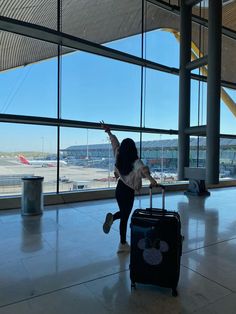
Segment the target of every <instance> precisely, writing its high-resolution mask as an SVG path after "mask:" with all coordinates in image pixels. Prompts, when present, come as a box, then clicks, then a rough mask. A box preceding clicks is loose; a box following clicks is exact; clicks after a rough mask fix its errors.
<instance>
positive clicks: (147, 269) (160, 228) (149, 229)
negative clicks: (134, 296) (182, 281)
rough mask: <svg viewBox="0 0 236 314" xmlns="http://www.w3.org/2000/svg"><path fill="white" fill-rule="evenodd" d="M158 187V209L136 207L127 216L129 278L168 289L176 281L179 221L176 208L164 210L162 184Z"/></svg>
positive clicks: (174, 290)
mask: <svg viewBox="0 0 236 314" xmlns="http://www.w3.org/2000/svg"><path fill="white" fill-rule="evenodd" d="M161 188H162V209H156V208H152V190H151V189H150V208H147V209H146V210H143V209H136V210H135V211H134V212H133V214H132V216H131V224H130V227H131V251H130V279H131V287H132V288H133V287H136V283H143V284H154V285H158V286H161V287H167V288H171V289H172V295H173V296H177V285H178V281H179V273H180V258H181V255H182V236H181V222H180V217H179V214H178V213H177V212H174V211H167V210H165V209H164V208H165V187H164V186H163V185H161Z"/></svg>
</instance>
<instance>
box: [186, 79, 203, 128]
mask: <svg viewBox="0 0 236 314" xmlns="http://www.w3.org/2000/svg"><path fill="white" fill-rule="evenodd" d="M206 115H207V84H206V83H205V82H200V81H197V80H191V98H190V126H198V125H206Z"/></svg>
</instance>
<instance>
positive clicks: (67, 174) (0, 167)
mask: <svg viewBox="0 0 236 314" xmlns="http://www.w3.org/2000/svg"><path fill="white" fill-rule="evenodd" d="M25 176H42V177H44V183H43V190H44V192H46V193H47V192H56V177H57V167H42V166H35V165H24V164H21V163H20V162H18V160H17V159H14V158H0V180H1V181H2V184H0V196H1V195H6V194H19V193H21V188H22V183H21V177H25ZM59 176H60V178H61V180H60V191H72V190H76V186H77V187H80V188H81V187H82V189H96V188H108V187H114V186H115V185H116V183H115V181H114V179H113V178H112V177H113V172H110V173H109V172H108V170H107V169H99V168H90V167H83V166H73V165H65V166H61V167H60V174H59ZM109 176H110V181H108V177H109ZM12 177H15V179H16V180H15V181H14V180H11V183H13V184H9V178H11V179H12Z"/></svg>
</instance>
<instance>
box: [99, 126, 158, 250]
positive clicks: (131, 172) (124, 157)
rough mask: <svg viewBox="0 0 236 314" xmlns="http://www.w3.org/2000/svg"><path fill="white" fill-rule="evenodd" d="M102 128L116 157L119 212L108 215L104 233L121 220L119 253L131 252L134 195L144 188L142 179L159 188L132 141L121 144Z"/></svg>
mask: <svg viewBox="0 0 236 314" xmlns="http://www.w3.org/2000/svg"><path fill="white" fill-rule="evenodd" d="M101 127H102V128H103V129H104V130H105V132H106V133H107V134H108V135H109V138H110V141H111V145H112V148H113V153H114V156H115V160H116V162H115V176H116V177H117V178H118V183H117V186H116V200H117V203H118V206H119V211H118V212H116V213H115V214H112V213H108V214H107V215H106V219H105V222H104V224H103V231H104V232H105V233H109V231H110V228H111V226H112V224H113V221H115V220H117V219H120V244H119V247H118V251H117V253H121V252H129V250H130V246H129V244H128V243H127V241H126V232H127V222H128V219H129V215H130V213H131V210H132V208H133V203H134V193H135V191H139V190H140V189H141V187H142V178H147V179H148V180H149V181H150V184H151V186H157V185H158V184H157V182H156V180H155V179H154V178H153V177H152V176H151V175H150V171H149V168H148V167H147V166H145V165H144V164H143V162H142V160H141V159H139V157H138V152H137V148H136V146H135V143H134V141H133V140H132V139H130V138H126V139H124V140H123V141H122V142H121V144H120V143H119V141H118V139H117V137H116V136H115V135H113V134H112V133H111V130H110V127H109V126H108V125H105V124H104V122H103V121H101Z"/></svg>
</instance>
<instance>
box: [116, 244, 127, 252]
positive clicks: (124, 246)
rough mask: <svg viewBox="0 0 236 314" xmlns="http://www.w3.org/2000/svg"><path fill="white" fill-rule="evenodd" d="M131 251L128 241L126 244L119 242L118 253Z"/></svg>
mask: <svg viewBox="0 0 236 314" xmlns="http://www.w3.org/2000/svg"><path fill="white" fill-rule="evenodd" d="M129 252H130V246H129V244H128V243H127V242H126V243H124V244H122V243H120V244H119V246H118V250H117V253H129Z"/></svg>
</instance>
